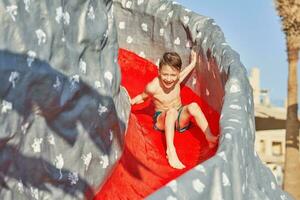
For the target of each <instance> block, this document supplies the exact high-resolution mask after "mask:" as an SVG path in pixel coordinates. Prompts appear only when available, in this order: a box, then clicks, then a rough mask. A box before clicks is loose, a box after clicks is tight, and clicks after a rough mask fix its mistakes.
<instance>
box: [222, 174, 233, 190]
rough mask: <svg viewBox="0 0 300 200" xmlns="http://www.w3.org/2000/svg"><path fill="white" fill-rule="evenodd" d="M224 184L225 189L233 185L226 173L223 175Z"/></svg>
mask: <svg viewBox="0 0 300 200" xmlns="http://www.w3.org/2000/svg"><path fill="white" fill-rule="evenodd" d="M222 182H223V186H224V187H226V186H230V185H231V184H230V181H229V179H228V176H227V175H226V174H225V173H224V172H223V173H222Z"/></svg>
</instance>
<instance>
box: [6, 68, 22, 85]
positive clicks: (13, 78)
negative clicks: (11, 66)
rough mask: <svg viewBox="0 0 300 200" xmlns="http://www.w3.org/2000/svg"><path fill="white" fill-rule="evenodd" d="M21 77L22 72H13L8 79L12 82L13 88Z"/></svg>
mask: <svg viewBox="0 0 300 200" xmlns="http://www.w3.org/2000/svg"><path fill="white" fill-rule="evenodd" d="M19 77H20V73H19V72H16V71H14V72H11V73H10V75H9V78H8V81H9V82H11V84H12V86H13V88H15V87H16V82H17V80H18V78H19Z"/></svg>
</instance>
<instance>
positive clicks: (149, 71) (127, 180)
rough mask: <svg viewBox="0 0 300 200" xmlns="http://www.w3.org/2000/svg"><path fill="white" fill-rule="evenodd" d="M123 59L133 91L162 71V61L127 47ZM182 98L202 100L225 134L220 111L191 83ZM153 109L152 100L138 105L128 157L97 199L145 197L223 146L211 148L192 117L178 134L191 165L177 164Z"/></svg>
mask: <svg viewBox="0 0 300 200" xmlns="http://www.w3.org/2000/svg"><path fill="white" fill-rule="evenodd" d="M119 65H120V68H121V72H122V83H121V84H122V85H123V86H124V87H125V88H126V89H127V90H128V93H129V95H130V96H131V97H134V96H136V95H137V94H139V93H141V92H142V91H143V90H144V88H145V86H146V84H147V83H148V82H149V81H151V80H152V79H153V78H154V77H155V76H157V70H158V69H157V67H156V65H154V64H153V63H151V62H149V61H147V60H145V59H143V58H141V57H139V56H137V55H136V54H134V53H132V52H129V51H127V50H124V49H120V51H119ZM181 98H182V102H183V104H187V103H191V102H197V103H198V105H199V106H200V107H201V109H202V110H203V112H204V114H205V116H206V118H207V120H208V122H209V126H210V128H211V130H212V132H213V133H214V134H215V135H218V134H219V117H220V115H219V113H218V112H216V111H214V110H213V109H212V108H211V107H210V106H209V105H208V104H207V103H206V102H205V101H203V100H202V99H201V97H199V96H197V95H196V94H195V93H194V92H193V91H192V90H191V89H189V88H188V87H186V86H182V89H181ZM153 114H154V107H153V106H152V104H151V102H150V101H149V100H148V101H146V102H144V103H142V104H139V105H135V106H133V107H132V109H131V114H130V118H129V123H128V128H127V133H126V137H125V147H124V151H123V154H122V157H121V159H120V161H119V162H118V164H117V166H116V168H115V170H114V171H113V172H112V174H111V175H110V177H109V178H108V179H107V181H106V182H105V184H104V185H103V186H102V187H101V190H100V191H99V192H98V194H97V195H96V197H95V200H100V199H105V200H106V199H130V200H132V199H142V198H144V197H146V196H147V195H149V194H151V193H152V192H154V191H155V190H157V189H158V188H160V187H161V186H163V185H165V184H166V183H168V182H169V181H171V180H172V179H175V178H176V177H178V176H180V175H181V174H182V173H184V172H185V171H187V170H189V169H191V168H192V167H194V166H195V165H197V164H199V163H201V162H203V161H205V160H207V159H209V158H210V157H212V156H213V155H214V154H215V152H216V149H217V147H215V148H213V149H209V148H208V142H207V140H206V139H205V136H204V134H203V132H202V131H201V129H199V128H198V127H197V126H196V124H195V122H192V126H191V128H190V129H189V130H188V131H185V132H184V133H178V132H176V133H175V138H174V144H175V147H176V150H177V153H178V157H179V159H180V160H181V161H182V162H183V163H184V164H185V165H186V166H187V167H186V168H185V169H183V170H177V169H173V168H172V167H170V166H169V164H168V162H167V159H166V146H165V137H164V133H162V132H159V131H156V130H154V129H153V120H152V116H153Z"/></svg>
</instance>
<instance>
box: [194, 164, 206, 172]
mask: <svg viewBox="0 0 300 200" xmlns="http://www.w3.org/2000/svg"><path fill="white" fill-rule="evenodd" d="M195 170H197V171H199V172H202V173H204V174H206V170H205V168H204V166H203V165H198V166H196V167H195Z"/></svg>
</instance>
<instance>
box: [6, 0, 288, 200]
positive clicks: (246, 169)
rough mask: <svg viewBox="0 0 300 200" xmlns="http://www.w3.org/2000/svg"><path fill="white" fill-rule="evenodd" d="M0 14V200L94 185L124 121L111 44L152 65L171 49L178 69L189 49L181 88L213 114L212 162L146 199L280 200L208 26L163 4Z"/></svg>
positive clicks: (239, 87) (12, 4) (232, 65)
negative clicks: (217, 130) (192, 61)
mask: <svg viewBox="0 0 300 200" xmlns="http://www.w3.org/2000/svg"><path fill="white" fill-rule="evenodd" d="M0 11H1V12H0V16H1V17H0V24H1V28H0V82H1V84H0V100H1V105H0V113H1V114H0V152H1V154H0V184H1V188H0V199H82V198H84V195H86V197H87V198H88V199H89V198H92V196H93V195H94V194H95V192H96V190H97V189H98V188H99V187H100V186H101V184H103V182H104V181H105V179H106V177H107V176H108V175H109V173H110V171H111V170H112V169H113V166H114V164H115V162H116V161H117V160H118V159H119V157H120V155H121V151H122V147H123V142H124V141H123V140H124V132H125V129H126V124H127V120H128V114H129V110H130V105H129V101H128V97H127V96H126V94H125V92H124V90H123V89H122V88H120V72H119V68H118V65H117V50H118V45H119V46H120V47H122V48H126V49H129V50H131V51H134V52H136V53H137V54H140V55H141V56H143V57H145V58H146V59H149V60H151V61H153V62H157V59H158V58H159V57H160V56H161V54H162V53H163V52H164V51H166V50H174V51H177V52H178V53H179V54H180V55H182V57H183V58H184V63H187V62H188V55H189V51H190V48H191V47H193V48H195V49H196V50H197V51H198V53H199V54H200V55H201V58H202V59H201V60H202V63H201V65H199V66H197V67H198V69H197V72H195V74H193V76H192V77H190V79H189V80H188V81H187V82H186V84H187V85H188V86H189V87H190V88H191V89H193V90H194V92H195V93H197V94H198V95H200V96H201V97H203V98H205V99H206V101H207V102H209V103H210V105H211V106H212V107H213V108H214V109H215V110H217V111H219V112H221V121H220V127H221V138H220V146H219V148H218V151H217V154H216V155H215V156H214V157H212V158H211V159H209V160H208V161H206V162H204V163H202V164H200V165H198V166H196V167H195V168H194V169H192V170H190V171H188V172H187V173H185V174H184V175H182V176H181V177H179V178H178V179H176V180H173V181H171V182H170V183H169V184H167V185H166V186H165V187H163V188H161V189H160V190H158V191H157V192H155V193H153V194H152V195H150V196H149V197H148V199H168V200H172V199H213V200H215V199H272V200H273V199H282V200H283V199H291V197H289V196H288V195H287V194H286V193H284V192H283V191H282V190H281V189H280V188H279V187H278V185H277V184H276V181H275V178H274V177H273V175H272V174H271V171H270V170H268V169H267V168H266V167H265V166H264V165H263V164H262V162H261V161H260V159H259V157H258V156H257V154H256V153H255V150H254V138H255V128H254V127H255V124H254V115H253V101H252V90H251V88H250V85H249V82H248V79H247V76H246V75H247V74H246V70H245V68H244V67H243V65H242V64H241V62H240V60H239V56H238V54H237V53H236V52H234V51H233V50H232V49H231V48H230V46H229V45H228V44H227V43H226V42H225V39H224V36H223V33H222V32H221V29H220V28H219V27H218V26H217V25H216V24H215V23H214V21H213V20H212V19H210V18H207V17H204V16H200V15H198V14H196V13H193V12H191V11H189V10H187V9H184V8H183V7H182V6H180V5H178V4H176V3H174V2H171V1H165V0H162V1H158V0H152V1H149V0H136V1H131V0H116V1H115V2H114V3H113V2H112V1H110V0H106V1H105V0H102V1H93V0H91V1H83V0H81V1H80V0H73V1H30V0H24V1H13V0H11V1H6V0H2V1H0ZM127 25H128V26H127ZM117 34H118V35H117ZM117 38H118V41H117ZM195 77H196V78H195ZM205 77H216V78H215V79H208V78H206V79H205ZM195 80H204V81H206V82H207V88H203V87H202V86H201V84H197V82H195ZM216 91H217V92H216ZM99 134H100V136H99Z"/></svg>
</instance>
